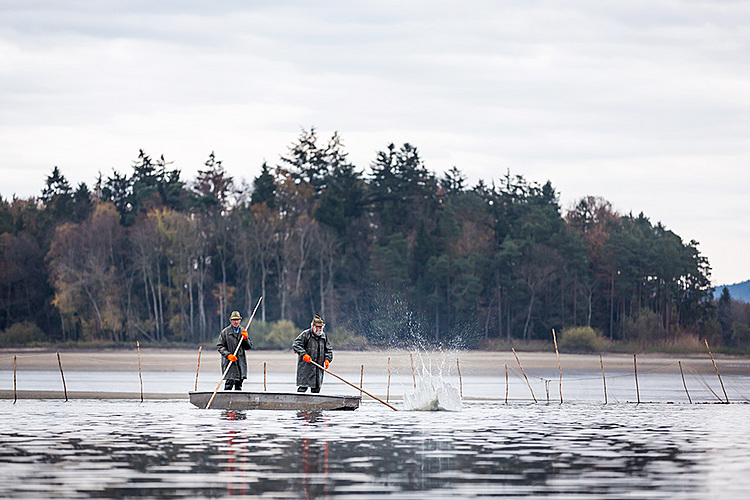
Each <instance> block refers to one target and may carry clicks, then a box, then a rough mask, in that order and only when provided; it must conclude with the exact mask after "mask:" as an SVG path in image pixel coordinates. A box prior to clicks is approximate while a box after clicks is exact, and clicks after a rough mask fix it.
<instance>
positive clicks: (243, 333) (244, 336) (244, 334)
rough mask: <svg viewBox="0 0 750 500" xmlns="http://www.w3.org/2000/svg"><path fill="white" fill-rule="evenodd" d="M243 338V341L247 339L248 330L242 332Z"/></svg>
mask: <svg viewBox="0 0 750 500" xmlns="http://www.w3.org/2000/svg"><path fill="white" fill-rule="evenodd" d="M242 338H243V339H246V338H247V330H242Z"/></svg>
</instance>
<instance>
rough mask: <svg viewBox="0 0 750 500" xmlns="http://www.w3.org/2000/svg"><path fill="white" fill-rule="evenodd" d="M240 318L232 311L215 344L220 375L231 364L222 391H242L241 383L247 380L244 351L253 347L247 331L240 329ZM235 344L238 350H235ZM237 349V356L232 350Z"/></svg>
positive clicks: (238, 313)
mask: <svg viewBox="0 0 750 500" xmlns="http://www.w3.org/2000/svg"><path fill="white" fill-rule="evenodd" d="M241 319H242V316H241V315H240V312H239V311H232V315H231V316H229V323H230V324H229V326H228V327H226V328H224V329H223V330H222V331H221V333H220V334H219V340H218V341H217V342H216V348H217V350H218V351H219V353H220V354H221V373H224V371H225V370H226V369H227V366H228V365H229V364H230V362H232V363H231V364H232V366H231V367H230V368H229V371H228V372H227V375H226V378H225V380H226V383H225V384H224V390H225V391H229V390H231V389H232V387H234V389H235V390H237V391H241V390H242V381H243V380H245V379H246V378H247V358H246V357H245V351H246V350H250V349H252V347H253V345H252V343H250V341H249V340H248V339H247V330H246V329H244V328H241V327H240V320H241ZM237 344H240V348H239V349H237ZM235 349H237V355H236V356H235V355H234V350H235Z"/></svg>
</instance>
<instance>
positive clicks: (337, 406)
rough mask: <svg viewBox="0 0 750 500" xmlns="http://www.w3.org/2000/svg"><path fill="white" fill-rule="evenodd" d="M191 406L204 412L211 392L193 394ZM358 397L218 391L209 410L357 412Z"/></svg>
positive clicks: (191, 392) (191, 393)
mask: <svg viewBox="0 0 750 500" xmlns="http://www.w3.org/2000/svg"><path fill="white" fill-rule="evenodd" d="M188 394H189V395H190V402H191V403H193V404H194V405H195V406H197V407H198V408H205V407H206V405H207V404H208V402H209V400H210V399H211V396H212V395H213V392H211V391H208V392H193V391H190V392H189V393H188ZM361 399H362V398H361V397H360V396H332V395H326V394H303V393H297V392H243V391H219V392H217V393H216V397H214V400H213V401H212V402H211V408H217V409H222V410H305V411H306V410H356V409H357V408H359V403H360V401H361Z"/></svg>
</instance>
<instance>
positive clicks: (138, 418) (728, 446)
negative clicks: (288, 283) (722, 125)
mask: <svg viewBox="0 0 750 500" xmlns="http://www.w3.org/2000/svg"><path fill="white" fill-rule="evenodd" d="M0 416H1V417H2V418H1V419H0V496H2V497H34V496H45V497H46V496H53V497H67V498H74V497H75V498H78V497H111V498H124V497H168V498H177V497H196V496H197V497H209V496H233V495H238V496H239V495H242V496H244V495H248V496H254V495H261V494H268V495H271V496H277V497H278V496H290V497H293V498H314V497H321V496H340V495H349V496H363V497H364V496H367V497H372V496H375V495H386V494H394V495H396V496H398V497H399V498H404V497H407V498H408V497H413V498H423V497H425V496H426V495H427V494H429V495H430V496H434V497H438V498H439V497H448V496H456V495H461V496H465V497H477V496H485V495H491V496H500V495H512V496H539V495H553V496H561V497H566V496H593V497H597V498H621V497H623V496H626V495H627V496H639V497H648V498H659V497H669V498H674V497H695V498H697V497H703V496H705V495H707V494H710V493H711V492H719V491H721V492H722V495H727V494H728V493H731V492H732V491H734V492H742V491H747V490H748V489H750V474H748V472H750V466H748V465H747V464H748V463H750V439H749V438H748V435H747V432H745V429H746V424H745V422H746V421H747V418H748V416H750V406H748V405H729V406H727V405H692V406H690V405H641V406H635V405H608V406H606V407H605V406H601V405H562V406H561V405H519V406H513V405H510V406H505V405H501V404H497V403H468V404H466V406H465V409H464V411H461V412H455V413H451V412H392V411H390V410H388V409H387V408H381V407H380V406H377V405H375V404H369V403H367V404H364V405H363V407H362V408H361V409H360V410H358V411H356V412H294V411H288V412H279V411H276V412H274V411H222V410H200V409H198V408H195V407H192V406H191V405H190V404H189V403H187V402H186V401H152V402H146V403H143V404H138V403H131V402H122V401H83V402H80V401H75V402H70V403H64V402H60V401H19V403H18V404H17V405H15V406H14V405H13V404H12V402H5V401H2V402H0Z"/></svg>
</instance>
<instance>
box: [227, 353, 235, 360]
mask: <svg viewBox="0 0 750 500" xmlns="http://www.w3.org/2000/svg"><path fill="white" fill-rule="evenodd" d="M227 359H228V360H229V361H232V362H234V361H237V356H235V355H234V354H230V355H228V356H227Z"/></svg>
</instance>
